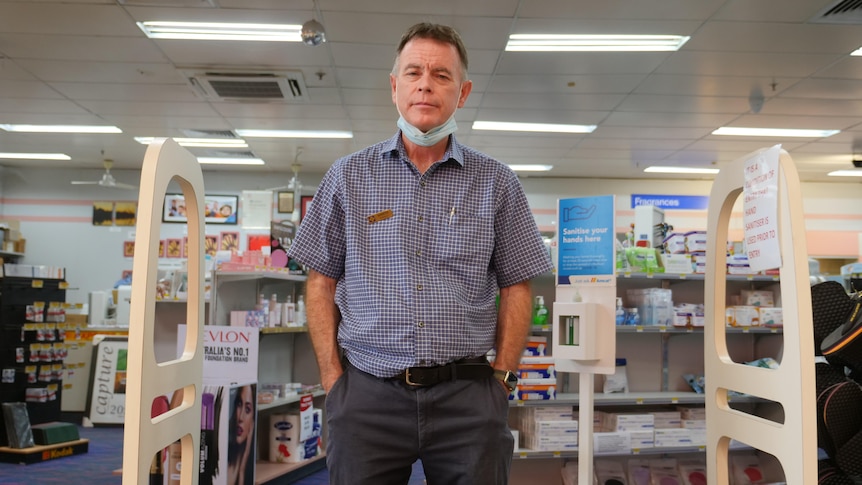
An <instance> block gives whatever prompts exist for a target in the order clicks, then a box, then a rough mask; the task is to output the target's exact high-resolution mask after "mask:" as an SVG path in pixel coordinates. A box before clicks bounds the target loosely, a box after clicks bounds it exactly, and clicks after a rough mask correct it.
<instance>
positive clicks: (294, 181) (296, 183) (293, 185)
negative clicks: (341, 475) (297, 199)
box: [264, 147, 317, 196]
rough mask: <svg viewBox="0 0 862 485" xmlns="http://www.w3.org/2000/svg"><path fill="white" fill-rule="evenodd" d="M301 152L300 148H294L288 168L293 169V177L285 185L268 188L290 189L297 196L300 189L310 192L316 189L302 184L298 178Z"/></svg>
mask: <svg viewBox="0 0 862 485" xmlns="http://www.w3.org/2000/svg"><path fill="white" fill-rule="evenodd" d="M301 153H302V148H301V147H300V148H297V149H296V155H294V157H293V163H292V164H291V165H290V170H291V171H293V177H291V178H290V181H289V182H288V183H287V185H281V186H279V187H272V188H269V189H264V190H268V191H271V192H274V191H276V190H285V189H286V190H292V191H293V192H294V193H295V194H296V195H297V196H300V195H302V189H303V188H306V189H310V190H311V191H312V192H314V191H316V190H317V187H315V186H307V185H303V183H302V182H301V181H300V180H299V170H300V169H301V168H302V165H301V164H300V163H299V155H300V154H301Z"/></svg>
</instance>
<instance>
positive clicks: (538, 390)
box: [509, 379, 557, 401]
mask: <svg viewBox="0 0 862 485" xmlns="http://www.w3.org/2000/svg"><path fill="white" fill-rule="evenodd" d="M556 397H557V380H556V379H523V380H521V381H519V382H518V385H517V386H516V387H515V390H514V391H512V394H511V395H510V396H509V398H510V399H514V400H520V401H528V400H529V401H533V400H547V399H556Z"/></svg>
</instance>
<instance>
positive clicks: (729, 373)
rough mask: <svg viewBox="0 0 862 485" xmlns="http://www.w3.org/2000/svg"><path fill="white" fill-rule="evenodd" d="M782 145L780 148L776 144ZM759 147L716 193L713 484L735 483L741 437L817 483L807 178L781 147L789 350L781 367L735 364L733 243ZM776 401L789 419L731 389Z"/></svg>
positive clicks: (723, 177) (710, 255)
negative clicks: (729, 255)
mask: <svg viewBox="0 0 862 485" xmlns="http://www.w3.org/2000/svg"><path fill="white" fill-rule="evenodd" d="M774 148H777V147H774ZM765 152H766V149H764V150H760V151H758V152H754V153H752V154H750V155H748V156H746V157H743V158H741V159H739V160H736V161H735V162H733V163H731V164H730V165H729V166H728V167H723V168H722V170H721V173H719V175H718V176H717V177H716V180H715V183H714V184H713V188H712V191H711V193H710V197H709V215H708V228H707V234H708V235H709V238H708V243H707V252H706V254H707V266H706V293H705V304H706V329H705V334H706V335H705V339H706V343H705V348H704V354H705V355H704V359H705V362H704V364H705V371H706V372H705V374H706V421H707V450H706V451H707V475H708V478H707V481H708V482H709V483H715V484H719V485H722V484H727V483H729V471H728V451H729V446H730V441H731V439H735V440H739V441H742V442H744V443H745V444H747V445H749V446H752V447H754V448H756V449H758V450H763V451H766V452H768V453H770V454H772V455H773V456H774V457H775V458H777V459H778V461H779V462H780V464H781V466H782V467H783V469H784V476H785V477H786V480H787V483H789V484H811V483H817V427H816V421H815V418H816V413H817V409H816V407H815V375H814V341H813V339H814V331H813V324H812V315H811V293H810V288H809V279H808V262H807V252H806V245H805V227H804V221H803V218H802V216H803V208H802V194H801V192H800V184H799V175H798V173H797V171H796V168H795V166H794V164H793V161H792V160H791V158H790V156H789V155H788V154H787V152H785V151H784V150H779V151H778V164H777V167H778V170H777V172H778V173H777V174H776V175H777V177H778V180H777V199H778V200H777V213H778V230H777V236H778V243H779V244H780V254H781V257H782V260H783V263H782V265H781V268H780V269H781V301H782V303H783V308H784V329H785V331H784V349H783V356H782V358H781V365H780V367H779V368H778V369H764V368H759V367H753V366H747V365H743V364H739V363H734V362H733V361H732V359H731V357H730V356H729V354H728V349H727V343H726V342H727V340H726V333H727V327H726V325H725V323H724V322H725V302H726V301H727V300H726V289H727V288H726V282H727V275H726V262H725V254H726V248H725V244H726V241H727V240H728V223H729V220H730V217H731V211H732V209H733V206H734V204H735V202H736V201H737V199H738V197H739V195H740V193H742V192H743V187H744V186H745V174H744V170H745V169H746V166H747V163H748V162H749V161H754V160H755V158H756V157H761V156H762V155H763V154H764V153H765ZM729 390H733V391H739V392H742V393H745V394H749V395H752V396H756V397H759V398H765V399H769V400H771V401H773V402H776V403H778V404H780V405H781V406H782V407H783V415H784V419H783V422H776V421H772V420H769V419H765V418H762V417H759V416H754V415H752V414H749V413H745V412H742V411H739V410H736V409H732V408H731V406H730V405H729V402H728V391H729Z"/></svg>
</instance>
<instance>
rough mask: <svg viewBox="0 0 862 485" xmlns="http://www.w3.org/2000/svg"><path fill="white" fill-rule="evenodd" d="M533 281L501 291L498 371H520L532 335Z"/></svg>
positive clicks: (523, 282)
mask: <svg viewBox="0 0 862 485" xmlns="http://www.w3.org/2000/svg"><path fill="white" fill-rule="evenodd" d="M531 303H532V294H531V293H530V281H529V280H527V281H522V282H521V283H516V284H514V285H512V286H507V287H505V288H500V308H499V310H498V311H497V357H496V358H495V359H494V368H495V369H500V370H511V371H516V370H517V369H518V364H520V363H521V355H522V354H523V353H524V346H525V345H526V343H527V334H528V333H529V332H530V313H531V310H532V305H531Z"/></svg>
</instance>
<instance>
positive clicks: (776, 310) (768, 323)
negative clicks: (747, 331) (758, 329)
mask: <svg viewBox="0 0 862 485" xmlns="http://www.w3.org/2000/svg"><path fill="white" fill-rule="evenodd" d="M757 311H758V313H759V314H760V325H761V326H764V327H782V326H784V312H783V311H782V309H781V307H772V308H767V307H760V308H758V309H757Z"/></svg>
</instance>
